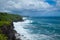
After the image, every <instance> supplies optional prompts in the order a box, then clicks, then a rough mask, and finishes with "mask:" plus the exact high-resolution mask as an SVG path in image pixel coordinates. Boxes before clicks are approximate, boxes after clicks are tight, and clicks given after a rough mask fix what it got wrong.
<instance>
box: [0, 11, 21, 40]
mask: <svg viewBox="0 0 60 40" xmlns="http://www.w3.org/2000/svg"><path fill="white" fill-rule="evenodd" d="M18 20H20V21H22V16H20V15H16V14H9V13H6V12H0V40H7V38H8V37H7V36H6V35H5V34H3V33H2V30H1V27H3V26H4V25H6V26H7V27H8V26H9V25H11V22H13V21H18Z"/></svg>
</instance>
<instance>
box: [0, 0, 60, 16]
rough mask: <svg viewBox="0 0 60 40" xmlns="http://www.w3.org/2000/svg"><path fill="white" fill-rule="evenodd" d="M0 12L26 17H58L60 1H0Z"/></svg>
mask: <svg viewBox="0 0 60 40" xmlns="http://www.w3.org/2000/svg"><path fill="white" fill-rule="evenodd" d="M0 12H10V13H17V14H20V15H27V16H28V15H29V16H60V0H0Z"/></svg>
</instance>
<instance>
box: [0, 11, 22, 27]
mask: <svg viewBox="0 0 60 40" xmlns="http://www.w3.org/2000/svg"><path fill="white" fill-rule="evenodd" d="M12 21H22V16H20V15H16V14H8V13H3V12H0V26H2V25H4V24H7V25H9V24H10V23H11V22H12Z"/></svg>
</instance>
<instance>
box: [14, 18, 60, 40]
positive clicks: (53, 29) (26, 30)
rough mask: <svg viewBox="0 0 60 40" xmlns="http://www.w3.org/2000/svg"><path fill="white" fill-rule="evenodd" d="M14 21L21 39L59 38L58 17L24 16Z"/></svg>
mask: <svg viewBox="0 0 60 40" xmlns="http://www.w3.org/2000/svg"><path fill="white" fill-rule="evenodd" d="M23 19H24V21H23V22H14V26H15V30H17V32H18V33H20V34H21V39H22V40H60V17H24V18H23Z"/></svg>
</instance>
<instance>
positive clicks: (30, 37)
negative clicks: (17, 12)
mask: <svg viewBox="0 0 60 40" xmlns="http://www.w3.org/2000/svg"><path fill="white" fill-rule="evenodd" d="M23 19H24V20H25V21H24V22H13V24H14V26H15V30H16V31H17V32H18V33H20V35H21V36H20V38H21V39H22V40H54V39H53V38H52V37H51V36H48V35H44V34H31V33H29V31H30V30H28V29H25V28H24V27H27V25H30V24H29V23H31V22H33V21H32V20H26V19H27V18H23Z"/></svg>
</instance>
